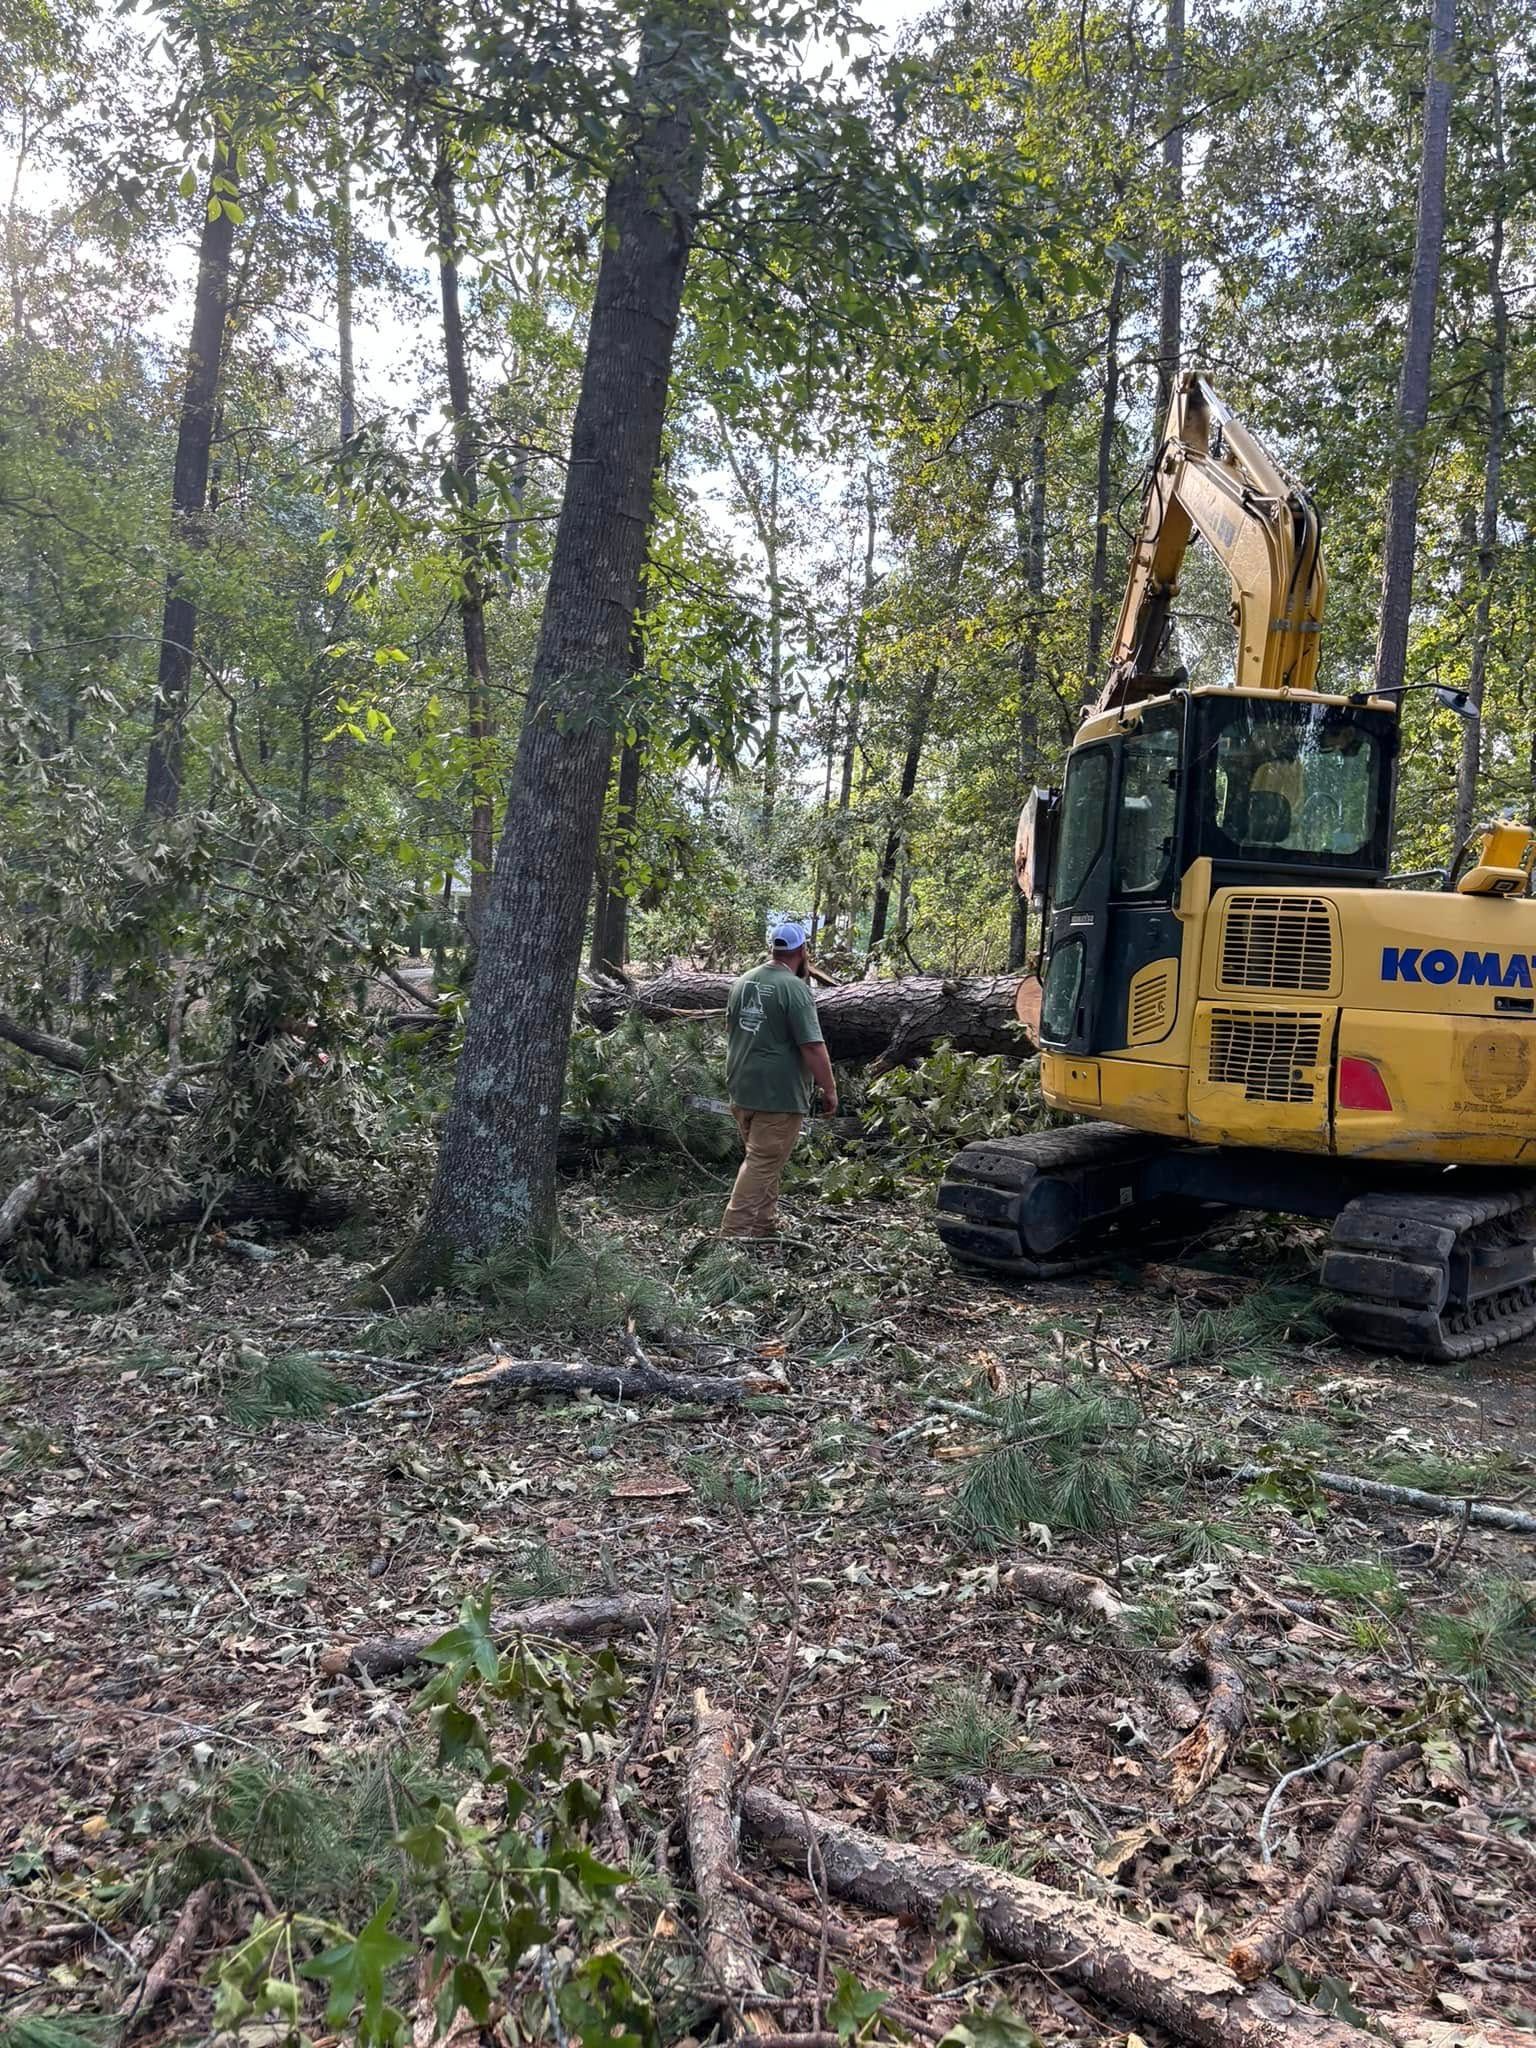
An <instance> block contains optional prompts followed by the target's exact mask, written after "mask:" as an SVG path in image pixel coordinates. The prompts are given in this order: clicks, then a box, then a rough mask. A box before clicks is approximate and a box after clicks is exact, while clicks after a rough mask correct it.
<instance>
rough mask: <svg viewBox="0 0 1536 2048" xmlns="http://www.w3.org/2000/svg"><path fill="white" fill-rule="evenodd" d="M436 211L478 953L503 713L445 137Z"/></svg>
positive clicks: (472, 918)
mask: <svg viewBox="0 0 1536 2048" xmlns="http://www.w3.org/2000/svg"><path fill="white" fill-rule="evenodd" d="M432 197H433V204H434V208H435V211H436V216H437V277H438V287H439V293H440V297H441V301H442V309H443V362H444V367H445V368H446V370H447V373H448V403H449V407H450V409H451V411H452V414H453V467H454V474H455V477H456V479H457V488H456V491H455V497H456V499H457V503H458V544H459V578H460V591H459V626H460V630H461V632H462V634H463V638H464V675H465V683H466V693H465V694H466V699H467V709H468V718H467V720H466V732H467V737H468V740H469V763H470V767H469V772H470V802H469V910H468V916H467V919H466V930H467V932H468V936H469V947H470V951H471V953H475V952H478V950H479V947H480V941H481V937H482V935H483V933H484V930H485V912H486V906H487V904H488V903H489V902H490V900H491V867H492V862H493V859H494V856H495V836H494V835H495V798H494V796H493V794H492V789H491V781H490V760H489V754H490V743H491V741H492V739H493V738H494V737H495V733H496V720H495V715H494V712H493V710H492V706H491V662H490V655H489V653H488V652H487V649H486V639H485V547H484V542H483V539H482V536H481V534H480V531H479V517H480V510H479V508H480V469H479V457H480V435H479V429H478V427H477V425H476V422H475V415H474V395H473V393H472V391H471V389H470V378H469V346H468V343H467V342H466V340H465V336H464V312H463V307H462V304H461V302H460V298H459V253H458V252H459V205H458V179H457V177H456V175H455V172H454V168H453V155H452V152H451V150H450V148H449V145H448V142H447V139H446V137H444V138H441V139H440V140H439V142H438V148H437V167H436V169H435V171H434V173H433V177H432Z"/></svg>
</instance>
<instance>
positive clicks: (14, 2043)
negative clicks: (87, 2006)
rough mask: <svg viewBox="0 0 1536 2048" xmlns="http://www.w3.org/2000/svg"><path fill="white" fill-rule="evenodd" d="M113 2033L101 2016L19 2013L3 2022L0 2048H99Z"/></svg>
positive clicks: (96, 2014)
mask: <svg viewBox="0 0 1536 2048" xmlns="http://www.w3.org/2000/svg"><path fill="white" fill-rule="evenodd" d="M114 2031H115V2026H114V2022H113V2021H112V2020H111V2019H110V2018H109V2017H107V2016H105V2015H103V2014H99V2013H76V2012H67V2013H66V2012H61V2013H48V2012H30V2013H17V2014H16V2015H15V2016H14V2017H13V2018H11V2019H0V2048H100V2044H101V2043H102V2042H105V2041H109V2040H110V2039H111V2038H112V2035H113V2033H114Z"/></svg>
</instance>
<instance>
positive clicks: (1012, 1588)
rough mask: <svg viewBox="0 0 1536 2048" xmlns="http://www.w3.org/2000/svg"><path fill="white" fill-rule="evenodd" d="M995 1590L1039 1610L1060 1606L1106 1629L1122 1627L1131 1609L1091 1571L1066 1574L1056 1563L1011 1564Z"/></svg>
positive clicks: (1067, 1572)
mask: <svg viewBox="0 0 1536 2048" xmlns="http://www.w3.org/2000/svg"><path fill="white" fill-rule="evenodd" d="M997 1583H998V1590H999V1591H1000V1592H1005V1593H1017V1594H1018V1595H1019V1596H1020V1597H1021V1598H1022V1599H1025V1600H1034V1601H1038V1603H1039V1604H1040V1605H1041V1606H1042V1607H1061V1608H1064V1609H1065V1610H1066V1611H1067V1612H1068V1613H1069V1614H1082V1615H1088V1616H1091V1617H1092V1619H1093V1620H1095V1621H1101V1622H1104V1623H1106V1624H1107V1625H1108V1626H1109V1627H1110V1628H1115V1629H1118V1628H1124V1626H1125V1624H1126V1622H1127V1620H1128V1619H1129V1618H1130V1613H1131V1610H1130V1608H1129V1607H1128V1606H1127V1604H1126V1603H1125V1601H1123V1600H1119V1599H1117V1598H1116V1597H1115V1595H1114V1594H1113V1593H1112V1592H1111V1591H1110V1589H1109V1587H1108V1586H1107V1585H1106V1584H1105V1583H1104V1581H1103V1580H1102V1579H1100V1578H1095V1577H1094V1575H1093V1574H1092V1573H1091V1572H1069V1571H1065V1570H1063V1568H1062V1567H1061V1566H1060V1565H1056V1564H1014V1565H1010V1566H1009V1567H1008V1569H1007V1570H1006V1571H1005V1572H1004V1573H1003V1574H1002V1575H1001V1577H1000V1578H999V1579H998V1582H997Z"/></svg>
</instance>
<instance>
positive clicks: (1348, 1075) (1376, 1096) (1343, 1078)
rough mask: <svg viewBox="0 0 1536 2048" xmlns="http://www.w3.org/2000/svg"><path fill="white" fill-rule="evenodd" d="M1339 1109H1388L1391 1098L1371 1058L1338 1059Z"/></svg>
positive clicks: (1390, 1104) (1390, 1105)
mask: <svg viewBox="0 0 1536 2048" xmlns="http://www.w3.org/2000/svg"><path fill="white" fill-rule="evenodd" d="M1339 1107H1340V1109H1390V1108H1391V1107H1392V1098H1391V1096H1390V1095H1389V1094H1388V1093H1387V1084H1386V1082H1385V1081H1383V1079H1382V1078H1381V1073H1380V1070H1379V1068H1378V1067H1377V1066H1376V1065H1375V1063H1374V1061H1371V1060H1356V1059H1349V1058H1347V1057H1346V1058H1344V1059H1341V1060H1340V1061H1339Z"/></svg>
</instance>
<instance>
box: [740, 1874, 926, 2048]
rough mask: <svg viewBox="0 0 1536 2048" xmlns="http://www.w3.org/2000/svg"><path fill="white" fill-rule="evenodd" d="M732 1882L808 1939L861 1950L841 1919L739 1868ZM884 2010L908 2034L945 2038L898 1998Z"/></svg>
mask: <svg viewBox="0 0 1536 2048" xmlns="http://www.w3.org/2000/svg"><path fill="white" fill-rule="evenodd" d="M730 1885H731V1889H732V1890H733V1891H737V1892H740V1893H741V1896H742V1897H743V1898H744V1899H750V1900H751V1901H752V1903H753V1905H754V1906H757V1907H759V1908H760V1909H761V1911H763V1912H764V1913H767V1914H768V1915H769V1916H770V1917H771V1918H772V1919H775V1920H778V1921H782V1923H783V1924H784V1926H786V1927H792V1928H794V1930H795V1932H796V1933H797V1934H803V1935H804V1936H805V1937H806V1939H807V1940H808V1941H814V1942H816V1943H818V1944H820V1943H821V1942H823V1941H825V1943H826V1945H827V1947H828V1948H830V1949H835V1950H836V1951H837V1953H838V1954H839V1955H841V1956H856V1955H859V1954H860V1952H861V1951H860V1946H859V1943H858V1941H857V1940H856V1939H855V1937H854V1936H853V1934H851V1933H850V1932H849V1930H848V1929H847V1928H846V1927H844V1926H842V1925H840V1923H839V1922H838V1921H836V1920H833V1919H830V1918H828V1919H825V1920H818V1919H815V1918H813V1916H812V1915H811V1914H809V1913H805V1912H802V1911H801V1909H800V1908H799V1907H798V1906H792V1905H791V1904H790V1903H789V1901H788V1900H787V1899H781V1898H780V1897H779V1895H778V1893H777V1892H770V1891H768V1890H766V1889H765V1888H764V1887H763V1886H762V1885H760V1884H754V1883H753V1882H752V1880H751V1878H750V1877H743V1876H742V1874H741V1872H740V1871H739V1870H733V1871H731V1872H730ZM872 1988H874V1989H876V1990H878V1989H880V1988H882V1987H881V1986H880V1985H879V1984H875V1985H874V1986H873V1987H872ZM885 2013H886V2017H887V2018H889V2019H892V2020H894V2021H895V2022H896V2024H897V2026H898V2027H901V2028H902V2029H903V2030H904V2031H905V2032H907V2033H909V2034H921V2035H922V2036H923V2038H924V2039H925V2040H928V2041H937V2040H939V2039H941V2038H942V2033H943V2029H942V2028H939V2027H936V2026H934V2025H932V2023H931V2022H930V2021H928V2020H925V2019H924V2018H923V2017H922V2015H921V2014H920V2013H916V2012H914V2011H913V2010H912V2008H911V2006H909V2005H903V2004H902V2003H901V2002H900V2001H899V2000H898V1999H895V1998H887V1999H886V2002H885Z"/></svg>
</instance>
